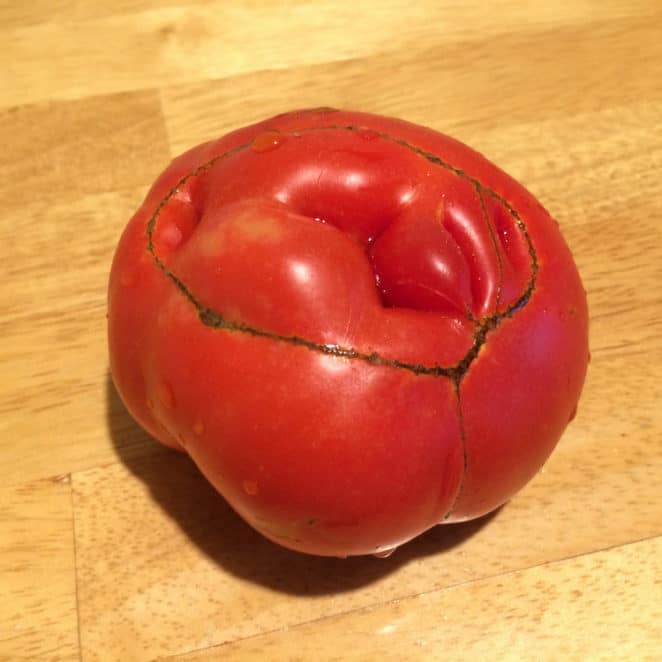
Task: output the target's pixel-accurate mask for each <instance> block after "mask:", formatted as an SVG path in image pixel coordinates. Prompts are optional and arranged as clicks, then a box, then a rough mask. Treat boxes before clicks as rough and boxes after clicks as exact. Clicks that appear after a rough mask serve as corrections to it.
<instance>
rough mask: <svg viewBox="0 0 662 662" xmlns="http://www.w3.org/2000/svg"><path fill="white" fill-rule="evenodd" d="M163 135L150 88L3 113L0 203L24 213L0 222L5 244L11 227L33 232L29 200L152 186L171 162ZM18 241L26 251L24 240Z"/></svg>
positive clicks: (156, 99) (0, 119) (12, 231)
mask: <svg viewBox="0 0 662 662" xmlns="http://www.w3.org/2000/svg"><path fill="white" fill-rule="evenodd" d="M164 131H165V129H164V122H163V115H162V113H161V106H160V101H159V97H158V95H157V94H156V93H155V92H152V91H145V92H137V93H129V94H117V95H111V96H106V97H92V98H89V99H84V100H80V101H71V102H46V103H43V104H37V105H32V106H20V107H16V108H12V109H9V110H3V111H1V112H0V135H3V136H5V137H6V138H7V140H6V142H5V143H4V146H3V150H2V152H0V200H2V203H3V207H4V208H5V209H7V208H9V210H10V211H13V210H16V211H17V212H23V214H24V219H25V220H24V221H23V222H24V224H26V226H25V227H22V226H19V227H18V228H17V227H15V226H12V225H9V224H4V225H3V227H2V233H3V235H4V236H3V239H4V237H5V236H7V235H9V237H11V236H13V235H14V234H16V233H17V230H21V231H24V232H27V235H28V237H30V232H32V233H34V234H36V233H37V232H38V231H39V229H40V228H38V227H35V226H34V224H31V223H30V224H29V225H27V224H28V223H29V222H30V218H29V214H28V213H26V212H27V210H26V206H27V205H30V204H32V203H44V202H49V203H50V202H55V203H57V202H58V201H60V202H61V201H69V200H72V199H75V198H77V197H83V196H86V195H90V194H96V193H108V192H114V191H117V190H120V189H126V188H136V187H138V186H145V185H148V184H151V183H152V180H153V178H154V177H155V176H156V175H157V174H158V173H159V172H160V171H161V169H162V168H163V167H164V165H165V163H166V162H167V160H168V159H169V157H170V153H169V150H168V143H167V140H166V136H165V132H164ZM118 220H119V221H123V220H124V219H118ZM79 232H80V233H81V234H82V229H80V228H79ZM9 237H8V238H9ZM22 243H23V244H24V246H25V248H24V249H23V250H24V251H25V250H28V248H29V247H30V243H29V242H28V241H27V238H25V237H22ZM79 250H81V249H80V248H79Z"/></svg>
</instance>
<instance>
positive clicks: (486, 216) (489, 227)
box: [474, 184, 503, 311]
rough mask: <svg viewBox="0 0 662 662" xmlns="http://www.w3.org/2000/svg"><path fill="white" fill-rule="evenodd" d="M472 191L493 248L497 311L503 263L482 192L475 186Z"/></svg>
mask: <svg viewBox="0 0 662 662" xmlns="http://www.w3.org/2000/svg"><path fill="white" fill-rule="evenodd" d="M474 189H475V191H476V195H477V196H478V200H479V202H480V208H481V211H482V213H483V220H484V221H485V224H486V225H487V231H488V232H489V233H490V241H491V242H492V247H493V248H494V254H495V255H496V259H497V269H498V271H499V282H498V284H497V291H496V299H495V305H494V310H495V311H498V310H499V306H500V305H501V293H502V291H503V262H502V261H501V253H500V252H499V246H498V244H497V239H496V237H495V236H494V229H493V228H492V224H491V223H490V215H489V214H488V212H487V206H486V205H485V198H484V197H483V192H482V191H481V190H480V189H479V188H478V187H477V186H476V185H475V184H474Z"/></svg>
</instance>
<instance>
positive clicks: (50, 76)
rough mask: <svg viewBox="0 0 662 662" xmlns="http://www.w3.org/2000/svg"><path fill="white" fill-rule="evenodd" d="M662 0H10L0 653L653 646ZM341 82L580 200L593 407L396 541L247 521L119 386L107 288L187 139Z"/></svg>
mask: <svg viewBox="0 0 662 662" xmlns="http://www.w3.org/2000/svg"><path fill="white" fill-rule="evenodd" d="M661 26H662V6H661V5H660V3H659V2H658V1H657V0H636V1H635V2H631V1H630V2H626V1H625V0H609V1H607V2H602V3H596V2H593V1H592V0H581V1H580V2H571V1H570V0H562V1H560V2H555V3H544V2H537V3H533V4H531V3H529V4H524V3H516V2H514V1H513V0H499V2H497V3H490V8H489V10H487V9H486V5H485V3H483V2H479V1H478V0H474V1H471V2H466V3H451V2H445V1H439V0H435V1H434V2H433V1H432V0H425V1H424V2H418V3H405V2H402V1H401V0H387V1H381V2H365V3H356V2H349V1H347V0H342V1H340V2H332V1H331V0H320V1H318V2H303V1H298V0H297V1H295V2H291V3H288V8H287V11H286V10H284V8H283V3H282V2H279V1H278V2H277V1H276V0H251V2H239V1H232V2H220V0H216V1H215V2H202V1H201V0H166V1H165V2H156V0H120V1H119V2H115V3H110V2H106V1H104V2H95V3H85V2H80V1H79V0H52V1H51V0H49V1H48V2H45V1H44V0H36V1H35V2H31V3H16V2H4V3H3V2H0V38H2V43H3V55H4V64H5V66H4V67H2V69H1V70H0V136H1V137H2V145H3V149H2V151H1V152H0V203H1V205H2V209H3V217H2V219H3V220H2V223H0V251H2V253H1V259H0V282H2V288H1V289H0V337H1V338H2V343H0V366H1V368H0V471H1V472H2V476H3V485H2V487H0V559H1V563H0V598H2V599H1V600H0V659H1V660H5V659H7V660H14V659H26V660H27V659H30V660H32V659H52V660H60V659H84V660H88V659H90V660H91V659H103V660H120V659H121V660H152V659H156V658H158V657H167V656H175V658H177V657H180V658H183V659H200V658H202V659H223V660H226V659H227V660H232V659H242V660H243V659H255V658H257V657H258V656H259V657H261V658H265V659H274V660H295V659H302V660H304V659H320V660H331V659H356V660H362V659H365V660H370V659H377V658H378V657H381V658H385V659H398V660H400V659H413V660H417V659H421V660H422V659H432V660H434V659H446V658H450V659H469V660H471V659H488V658H489V659H550V660H551V659H559V658H561V659H570V660H574V659H577V660H579V659H582V660H584V659H589V660H590V659H637V660H639V659H642V660H644V659H651V660H654V659H659V658H660V657H662V637H661V634H660V628H659V625H658V624H659V622H660V619H661V617H662V614H660V604H662V595H661V593H660V583H659V578H660V574H661V570H662V568H661V567H660V558H661V552H662V548H661V544H662V543H661V541H662V486H661V485H660V479H659V477H660V475H662V414H661V413H660V402H662V386H661V385H660V379H659V374H658V373H659V368H658V366H659V365H662V292H661V291H660V288H659V287H658V284H659V283H660V282H662V225H661V224H660V222H659V215H660V214H659V200H660V196H661V195H662V184H661V182H662V86H660V84H659V81H660V80H662V39H660V28H661ZM321 105H335V106H342V107H348V108H352V109H357V110H366V111H372V112H377V113H382V114H389V115H395V116H400V117H403V118H405V119H408V120H411V121H413V122H419V123H422V124H426V125H428V126H431V127H434V128H436V129H438V130H441V131H444V132H447V133H451V134H452V135H454V136H456V137H457V138H459V139H461V140H464V141H466V142H468V143H469V144H471V145H472V146H474V147H475V148H477V149H479V150H480V151H482V152H483V153H484V154H486V155H487V156H488V157H489V158H491V159H492V160H493V161H495V162H496V163H498V164H499V165H500V166H501V167H502V168H503V169H505V170H506V171H508V172H509V173H510V174H512V175H513V176H515V177H516V178H518V179H520V180H521V181H522V182H523V183H524V184H525V185H526V186H528V187H529V188H530V189H531V190H532V191H533V192H534V193H535V194H536V195H537V196H538V197H539V198H540V200H541V201H542V202H543V204H544V205H545V206H546V207H547V208H548V209H549V210H550V211H551V213H552V214H553V215H554V216H555V217H556V218H557V219H558V220H559V222H560V224H561V227H562V230H563V232H564V235H565V236H566V238H567V240H568V243H569V245H570V246H571V248H572V250H573V253H574V255H575V258H576V261H577V264H578V266H579V268H580V271H581V274H582V277H583V280H584V284H585V286H586V288H587V292H588V298H589V305H590V310H591V349H592V357H593V358H592V362H591V365H590V368H589V375H588V379H587V383H586V387H585V392H584V395H583V398H582V401H581V404H580V408H579V413H578V416H577V418H576V419H575V420H574V422H573V423H572V424H571V426H570V427H569V428H568V430H567V432H566V434H565V435H564V437H563V439H562V440H561V443H560V444H559V446H558V448H557V449H556V451H555V453H554V454H553V456H552V458H551V459H550V461H549V462H548V463H547V465H546V466H545V468H544V469H543V470H542V471H541V473H540V474H539V475H538V476H537V477H536V478H535V479H534V480H533V481H532V482H531V483H530V484H529V485H528V486H527V487H526V488H525V489H524V490H523V491H522V492H521V493H520V494H519V495H517V496H516V497H515V498H514V499H513V500H512V501H511V502H510V503H509V504H507V505H506V506H505V507H504V508H502V509H501V510H499V511H498V512H497V513H495V514H493V515H492V516H490V517H488V518H485V519H483V520H481V521H478V522H474V523H468V524H463V525H457V526H452V527H450V526H447V527H438V528H437V529H435V530H433V531H431V532H429V533H428V534H426V535H424V536H422V537H421V538H419V539H418V540H416V541H414V542H412V543H410V544H408V545H405V546H404V547H403V548H401V549H400V550H398V551H397V552H396V554H394V555H393V556H392V557H390V558H389V559H383V560H377V559H373V558H359V559H348V560H346V561H341V560H338V559H318V558H313V557H307V556H303V555H299V554H295V553H292V552H288V551H285V550H282V549H280V548H277V547H275V546H274V545H272V544H271V543H269V542H267V541H266V540H263V539H262V538H261V537H260V536H259V535H258V534H256V533H255V532H253V531H252V530H251V529H250V528H248V527H247V526H246V525H245V524H243V522H241V521H240V520H239V519H238V518H237V516H236V515H235V514H234V513H233V512H232V511H231V510H230V508H229V507H228V506H227V505H226V504H225V503H224V502H223V501H222V500H221V499H220V497H218V495H217V494H216V493H215V492H214V491H213V490H212V489H211V487H209V485H208V484H207V483H206V481H204V479H202V477H201V476H200V474H199V473H198V471H197V469H195V467H194V466H193V465H192V464H191V462H190V461H189V460H188V459H187V458H185V457H183V456H181V455H179V454H175V453H172V452H170V451H168V450H166V449H164V448H162V447H161V446H159V445H158V444H157V443H156V442H154V441H153V440H152V439H150V438H149V437H148V436H147V435H146V434H145V433H144V432H142V431H141V430H140V429H139V428H138V427H137V426H136V424H135V423H133V421H132V420H131V419H130V417H129V416H128V414H127V413H126V411H125V410H124V408H123V406H122V404H121V403H120V402H119V399H118V397H117V395H116V394H115V392H114V389H113V387H112V385H111V383H110V380H109V377H108V361H107V350H106V337H105V324H106V320H105V312H106V282H107V275H108V270H109V267H110V260H111V259H112V255H113V250H114V246H115V244H116V242H117V239H118V238H119V235H120V233H121V231H122V229H123V227H124V225H125V223H126V221H127V220H128V218H129V217H130V215H131V214H132V212H133V210H135V208H136V207H137V206H138V204H139V203H140V201H141V200H142V198H143V196H144V195H145V193H146V191H147V188H148V187H149V185H150V184H151V182H152V181H153V180H154V178H155V177H156V176H157V175H158V173H159V172H160V171H161V170H162V169H163V168H164V167H165V166H166V165H167V163H168V161H169V159H170V158H171V157H172V156H174V155H175V154H177V153H180V152H181V151H183V150H185V149H187V148H188V147H190V146H192V145H194V144H196V143H198V142H201V141H203V140H208V139H210V138H213V137H216V136H218V135H220V134H221V133H223V132H225V131H228V130H231V129H234V128H236V127H238V126H241V125H243V124H245V123H248V122H250V121H253V120H257V119H261V118H263V117H266V116H269V115H272V114H275V113H278V112H282V111H285V110H289V109H292V108H295V107H304V106H321Z"/></svg>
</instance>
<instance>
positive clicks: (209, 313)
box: [146, 125, 538, 398]
mask: <svg viewBox="0 0 662 662" xmlns="http://www.w3.org/2000/svg"><path fill="white" fill-rule="evenodd" d="M332 130H334V131H352V132H356V131H360V130H362V127H359V126H351V125H350V126H342V125H328V126H318V127H304V128H302V129H290V130H288V131H284V132H283V133H287V134H291V135H294V134H303V133H308V132H312V131H332ZM375 134H376V135H377V136H378V137H380V138H381V139H383V140H388V141H390V142H393V143H395V144H397V145H400V146H401V147H404V148H406V149H408V150H410V151H412V152H414V153H415V154H418V155H419V156H421V157H422V158H424V159H426V160H427V161H428V162H429V163H431V164H433V165H436V166H438V167H440V168H444V169H445V170H449V171H450V172H452V173H454V174H455V175H456V176H458V177H460V178H462V179H465V180H466V181H468V182H470V183H471V184H472V186H473V187H474V189H475V190H476V192H477V194H478V196H479V199H480V202H481V206H482V208H483V213H484V215H485V219H486V221H487V222H488V226H489V217H488V216H487V209H486V208H485V201H484V199H483V195H484V194H485V195H489V196H490V197H491V198H493V199H494V200H496V201H497V202H498V203H500V204H501V205H503V206H504V208H505V209H506V210H507V211H508V213H509V214H510V215H511V216H512V217H513V218H514V220H515V224H516V226H517V228H518V229H519V230H520V232H521V233H522V235H523V236H524V238H525V241H526V243H527V246H528V252H529V256H530V258H531V274H530V276H529V280H528V282H527V285H526V287H525V288H524V291H523V292H522V293H521V294H520V296H519V297H518V298H517V299H516V300H515V301H514V302H513V303H511V304H510V305H509V306H508V307H507V308H506V309H505V310H504V311H502V312H498V310H497V311H495V312H494V313H492V314H490V315H486V316H484V317H483V318H481V319H480V320H478V321H476V322H475V328H474V333H473V343H472V345H471V347H470V348H469V350H468V351H467V353H466V354H465V356H464V357H463V358H462V359H461V360H460V361H458V362H457V363H456V364H455V365H452V366H440V365H425V364H421V363H409V362H406V361H400V360H398V359H388V358H385V357H383V356H381V355H380V354H378V353H376V352H372V353H365V352H360V351H358V350H356V349H354V348H352V347H343V346H342V345H333V344H324V343H318V342H315V341H313V340H309V339H308V338H303V337H301V336H297V335H282V334H279V333H275V332H273V331H268V330H266V329H261V328H258V327H254V326H251V325H250V324H246V323H244V322H233V321H231V320H228V319H226V318H224V317H223V314H222V313H219V312H217V311H214V310H212V309H211V308H209V307H207V306H205V305H204V304H203V303H202V302H201V301H200V300H199V299H198V298H197V297H196V296H195V295H194V294H193V292H191V290H190V289H189V288H188V287H187V285H186V284H185V283H184V282H183V281H182V280H181V279H180V278H179V277H178V276H177V275H176V274H175V273H174V272H173V271H172V270H170V269H169V268H168V267H167V266H166V264H165V262H164V261H163V260H162V259H161V258H160V257H159V255H158V254H157V253H156V249H155V245H154V232H155V228H156V222H157V219H158V217H159V214H160V213H161V210H162V209H163V208H164V207H165V206H166V205H167V204H168V202H169V201H170V200H171V198H172V197H173V196H174V195H175V194H176V193H177V192H178V191H179V190H180V188H181V187H182V186H184V184H185V183H186V182H187V181H188V180H189V179H191V178H193V177H197V176H199V175H201V174H203V173H204V172H207V171H208V170H210V169H211V168H212V167H213V166H214V165H215V164H216V163H218V162H219V161H222V160H223V159H227V158H229V157H231V156H232V155H234V154H236V153H238V152H241V151H243V150H245V149H247V148H249V147H250V146H251V144H252V142H253V141H252V140H251V141H249V142H246V143H242V144H241V145H237V146H235V147H232V148H231V149H228V150H227V151H225V152H223V153H222V154H219V155H218V156H215V157H213V158H212V159H210V160H209V161H207V162H205V163H203V164H201V165H199V166H197V167H196V168H194V169H193V170H192V171H191V172H190V173H188V174H187V175H184V176H183V177H181V178H180V180H179V181H178V182H177V183H176V184H175V186H174V187H173V188H171V189H170V191H168V193H167V194H166V196H165V197H164V198H163V199H162V200H161V201H160V202H159V204H158V205H157V207H156V210H155V211H154V213H153V214H152V216H151V217H150V218H149V220H148V221H147V227H146V231H147V251H148V252H149V254H150V255H151V256H152V258H153V260H154V263H155V264H156V266H157V267H158V269H159V270H160V271H162V272H163V274H164V275H165V276H166V277H167V278H169V279H170V280H171V281H172V282H173V283H174V285H175V286H176V287H177V288H178V289H179V290H180V291H181V293H182V294H183V295H184V296H185V297H186V298H187V299H188V300H189V301H190V302H191V304H192V305H193V306H194V307H195V309H196V310H197V312H198V317H199V319H200V321H201V322H202V323H203V324H204V325H205V326H208V327H210V328H214V329H223V330H226V331H235V332H239V333H245V334H248V335H251V336H254V337H258V338H266V339H269V340H274V341H278V342H284V343H288V344H291V345H296V346H299V347H305V348H306V349H309V350H312V351H316V352H320V353H322V354H328V355H332V356H337V357H339V358H346V359H353V360H358V361H363V362H365V363H369V364H370V365H375V366H384V367H390V368H396V369H400V370H406V371H408V372H411V373H413V374H414V375H427V376H430V377H445V378H448V379H450V380H451V381H452V382H453V384H454V386H455V388H456V389H457V394H458V398H459V387H460V383H461V381H462V378H463V377H464V375H465V374H466V373H467V371H468V370H469V367H470V366H471V364H472V363H473V361H474V360H475V359H476V357H477V356H478V354H479V352H480V349H481V347H482V346H483V345H484V344H485V342H486V340H487V336H488V334H489V333H490V332H491V331H493V330H495V329H496V328H497V327H498V326H499V324H500V323H501V322H502V321H503V320H504V319H507V318H510V317H512V316H513V315H514V314H515V313H517V312H518V311H519V310H521V309H522V308H524V307H525V306H526V304H527V303H528V301H529V299H530V298H531V295H532V294H533V292H534V290H535V285H536V278H537V274H538V258H537V255H536V252H535V249H534V246H533V242H532V240H531V237H530V235H529V232H528V229H527V227H526V225H525V223H524V221H523V220H522V218H521V216H520V214H519V212H517V210H516V209H515V208H514V207H513V206H512V205H511V204H510V203H509V202H508V201H507V200H506V199H505V198H504V197H502V196H501V195H499V194H498V193H497V192H496V191H493V190H492V189H490V188H488V187H486V186H484V185H483V184H482V183H481V182H480V181H479V180H478V179H476V178H475V177H472V176H471V175H468V174H467V173H466V172H465V171H464V170H462V169H461V168H458V167H456V166H454V165H452V164H451V163H448V162H446V161H444V160H443V159H442V158H441V157H439V156H437V155H436V154H432V153H431V152H427V151H426V150H424V149H421V148H420V147H417V146H416V145H412V144H410V143H408V142H407V141H405V140H402V139H401V138H395V137H393V136H390V135H389V134H386V133H380V132H378V131H375ZM489 227H490V234H491V236H492V239H493V240H494V241H495V251H497V256H498V257H499V265H500V266H499V268H500V272H501V269H502V264H501V258H500V255H499V253H498V250H497V247H496V240H495V239H494V234H493V232H492V228H491V226H489ZM500 286H501V283H500Z"/></svg>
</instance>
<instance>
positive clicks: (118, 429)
mask: <svg viewBox="0 0 662 662" xmlns="http://www.w3.org/2000/svg"><path fill="white" fill-rule="evenodd" d="M106 419H107V425H108V428H109V430H110V435H111V438H112V440H113V444H114V447H115V450H116V453H117V455H118V457H119V459H120V460H121V461H122V462H123V464H124V465H125V466H126V467H127V468H128V469H129V470H130V471H131V473H132V474H133V475H134V476H136V478H137V479H139V480H141V481H142V482H143V483H144V484H145V485H146V486H147V487H148V488H149V490H150V493H151V495H152V497H153V499H154V501H155V502H156V504H158V506H159V507H160V508H161V509H163V511H164V512H165V513H166V514H167V515H168V516H169V517H170V518H172V519H173V520H174V521H175V522H176V523H177V525H178V526H179V527H180V528H181V529H182V531H183V532H184V533H185V534H186V535H187V536H188V538H189V539H190V540H191V542H192V543H193V544H194V545H196V546H197V547H198V548H199V549H200V550H201V551H202V552H203V553H204V554H206V555H207V556H208V557H209V558H210V559H212V560H213V561H214V562H215V563H217V564H218V565H219V566H221V567H222V568H223V569H224V570H226V571H227V572H229V573H231V574H233V575H235V576H237V577H241V578H242V579H245V580H248V581H252V582H255V583H257V584H261V585H263V586H268V587H269V588H271V589H274V590H277V591H280V592H283V593H289V594H293V595H323V594H332V593H341V592H344V591H350V590H353V589H356V588H359V587H361V586H365V585H368V584H370V583H372V582H374V581H377V580H378V579H380V578H381V577H384V576H386V575H388V574H389V573H391V572H393V571H395V570H396V569H397V568H399V567H401V566H402V565H404V564H407V563H409V562H410V561H413V560H415V559H419V558H422V557H425V556H428V555H433V554H434V555H439V554H443V553H452V550H453V548H454V547H456V546H457V545H459V544H460V543H462V542H463V541H465V540H467V539H468V538H470V537H471V536H473V535H474V534H475V533H476V532H477V531H479V530H480V529H481V528H482V527H483V526H484V525H485V524H486V523H487V522H488V521H489V520H490V519H492V517H494V513H491V514H490V515H487V516H485V517H483V518H481V519H478V520H474V521H472V522H466V523H462V524H450V525H445V526H437V527H435V528H434V529H431V530H430V531H428V532H426V533H425V534H423V535H421V536H419V537H418V538H416V539H415V540H413V541H411V542H409V543H407V544H406V545H403V546H402V547H401V548H399V549H398V550H396V552H395V553H394V554H393V555H392V556H390V557H388V558H384V559H378V558H375V557H373V556H354V557H349V558H347V559H338V558H328V557H318V556H310V555H307V554H302V553H299V552H294V551H291V550H287V549H284V548H282V547H279V546H278V545H276V544H274V543H272V542H270V541H268V540H267V539H266V538H264V537H263V536H262V535H260V534H259V533H257V532H256V531H255V530H254V529H252V528H251V527H250V526H248V525H247V524H246V523H245V522H244V521H243V520H242V519H241V518H240V517H239V516H238V515H237V514H236V513H235V512H234V511H233V510H232V509H231V508H230V506H229V505H228V504H227V502H226V501H225V500H224V499H223V498H222V497H221V496H220V495H219V494H218V493H217V492H216V490H215V489H214V488H213V487H212V486H211V485H210V483H209V482H208V481H207V480H206V479H205V478H204V476H202V474H201V473H200V472H199V470H198V468H197V467H196V466H195V465H194V464H193V462H192V461H191V460H190V458H189V457H188V456H187V455H184V454H182V453H178V452H176V451H171V450H169V449H167V448H165V447H163V446H161V445H160V444H159V443H158V442H157V441H156V440H154V439H153V438H151V437H150V436H149V435H148V434H147V433H146V432H144V431H143V430H142V428H140V426H139V425H138V424H137V423H136V422H135V421H134V420H133V418H132V417H131V415H130V414H129V413H128V412H127V410H126V408H125V407H124V404H123V403H122V401H121V400H120V398H119V396H118V394H117V391H116V390H115V387H114V385H113V383H112V379H111V377H110V374H108V376H107V383H106Z"/></svg>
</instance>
